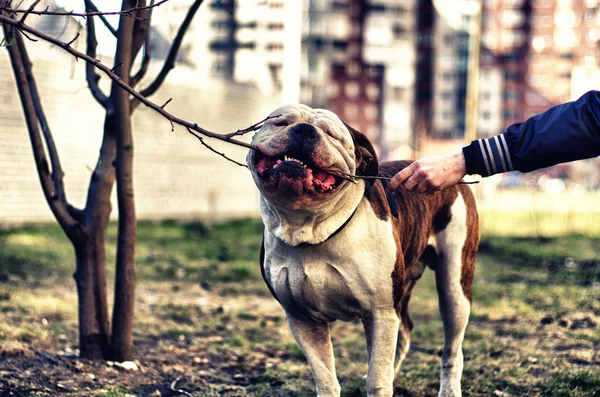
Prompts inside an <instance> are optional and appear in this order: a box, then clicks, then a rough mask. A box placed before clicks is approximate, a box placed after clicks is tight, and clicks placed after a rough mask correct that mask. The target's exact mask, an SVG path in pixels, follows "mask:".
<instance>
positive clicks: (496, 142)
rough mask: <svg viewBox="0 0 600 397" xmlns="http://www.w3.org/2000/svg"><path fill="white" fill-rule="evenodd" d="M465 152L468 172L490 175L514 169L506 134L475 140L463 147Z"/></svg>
mask: <svg viewBox="0 0 600 397" xmlns="http://www.w3.org/2000/svg"><path fill="white" fill-rule="evenodd" d="M463 154H464V156H465V163H466V166H467V174H479V175H481V176H490V175H494V174H498V173H500V172H507V171H513V170H514V167H513V164H512V160H511V158H510V152H509V151H508V145H507V144H506V137H505V136H504V134H502V135H497V136H493V137H491V138H488V139H478V140H476V141H473V142H471V145H469V146H467V147H465V148H463Z"/></svg>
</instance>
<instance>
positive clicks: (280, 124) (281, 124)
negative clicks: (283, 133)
mask: <svg viewBox="0 0 600 397" xmlns="http://www.w3.org/2000/svg"><path fill="white" fill-rule="evenodd" d="M288 124H289V123H288V122H287V120H280V121H277V122H276V123H275V124H273V125H274V126H275V127H287V126H288Z"/></svg>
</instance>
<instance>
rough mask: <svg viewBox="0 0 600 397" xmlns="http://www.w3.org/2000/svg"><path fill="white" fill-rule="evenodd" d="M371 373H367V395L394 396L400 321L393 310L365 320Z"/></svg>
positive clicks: (375, 313) (372, 314)
mask: <svg viewBox="0 0 600 397" xmlns="http://www.w3.org/2000/svg"><path fill="white" fill-rule="evenodd" d="M363 325H364V327H365V336H366V338H367V349H368V353H369V372H368V373H367V394H368V396H369V397H371V396H377V397H380V396H385V397H389V396H392V395H393V393H394V358H395V353H396V343H397V341H398V326H399V325H400V320H399V319H398V315H397V314H396V311H395V310H394V309H392V308H390V309H382V310H378V311H375V312H373V313H371V314H370V315H368V316H366V317H365V318H363Z"/></svg>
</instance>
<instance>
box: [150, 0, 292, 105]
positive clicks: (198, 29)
mask: <svg viewBox="0 0 600 397" xmlns="http://www.w3.org/2000/svg"><path fill="white" fill-rule="evenodd" d="M190 4H192V0H171V1H169V2H167V3H165V4H164V6H161V7H159V10H157V11H160V17H159V16H158V15H154V16H153V21H154V26H155V29H156V30H157V32H158V33H159V34H161V35H163V36H166V37H173V36H174V35H175V33H176V30H177V28H178V27H179V25H180V24H181V21H183V19H184V18H185V15H186V14H187V10H188V8H189V6H190ZM301 10H302V3H301V2H295V1H283V0H209V1H206V2H205V4H203V5H202V7H201V8H200V10H199V11H198V13H197V16H196V17H195V18H194V23H193V24H192V26H191V29H190V31H188V34H187V35H186V37H188V38H189V39H188V40H186V44H187V46H188V47H189V48H187V49H186V50H187V54H188V59H189V62H191V63H192V64H193V65H194V67H195V68H196V69H197V70H198V72H199V76H201V78H220V79H226V80H230V81H234V82H236V83H240V84H249V85H253V86H255V88H256V89H257V90H258V91H259V92H260V93H262V94H264V95H267V96H279V97H280V98H281V103H282V104H283V103H288V102H297V101H298V95H299V94H298V92H299V87H300V82H299V69H300V45H301V36H300V34H301V32H300V27H301V16H302V12H301ZM157 14H159V13H158V12H157ZM158 18H161V19H158Z"/></svg>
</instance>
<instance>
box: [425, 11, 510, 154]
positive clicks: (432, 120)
mask: <svg viewBox="0 0 600 397" xmlns="http://www.w3.org/2000/svg"><path fill="white" fill-rule="evenodd" d="M478 4H479V2H478V1H474V0H460V1H453V2H442V1H433V0H419V1H418V5H417V10H418V11H417V29H416V34H417V43H416V48H417V50H416V53H417V61H416V70H417V72H416V90H415V117H416V124H415V125H416V128H415V140H414V141H415V146H417V149H418V150H419V151H421V152H422V151H424V150H425V149H424V146H426V145H427V144H429V145H431V144H432V143H435V141H440V140H444V141H448V140H451V141H456V142H461V141H462V140H463V139H464V134H465V127H466V120H467V108H466V96H467V89H468V81H469V72H470V70H469V58H470V56H471V52H470V51H471V47H472V45H473V43H472V40H476V38H475V37H476V35H475V33H476V30H477V29H479V25H478V24H479V19H478V18H477V14H478V13H479V11H480V9H479V5H478ZM481 59H482V62H481V65H480V68H481V69H480V77H479V80H480V81H479V83H478V91H479V106H478V116H477V117H478V123H477V124H478V134H480V135H485V134H489V133H491V132H496V133H497V131H499V129H500V127H501V120H500V112H501V100H500V98H501V96H502V78H501V71H500V68H499V65H498V62H497V60H496V57H495V56H493V55H492V54H490V53H489V51H487V50H486V49H485V48H483V49H482V51H481ZM438 146H441V147H443V146H444V145H443V144H442V143H439V142H438Z"/></svg>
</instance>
